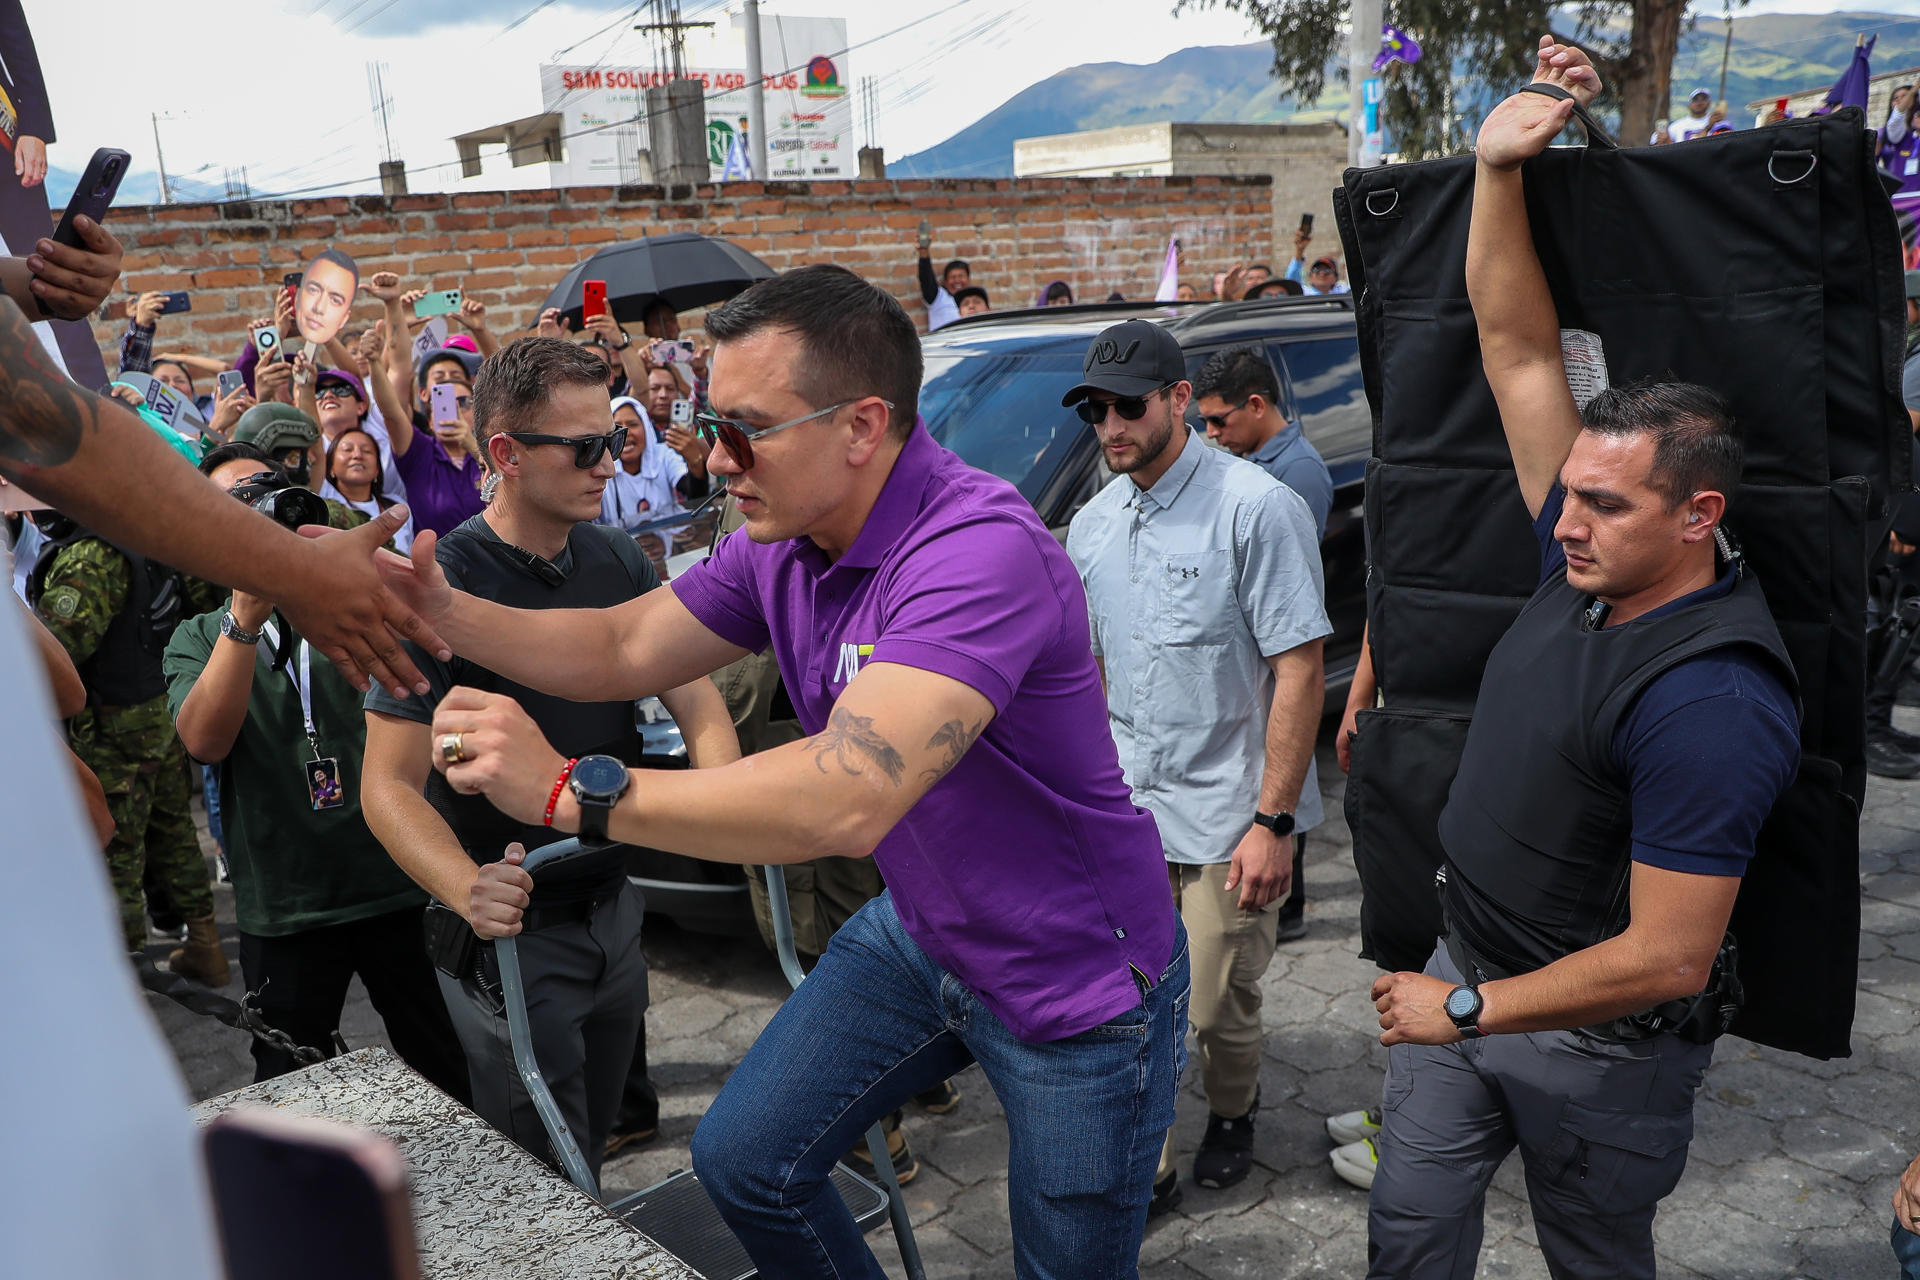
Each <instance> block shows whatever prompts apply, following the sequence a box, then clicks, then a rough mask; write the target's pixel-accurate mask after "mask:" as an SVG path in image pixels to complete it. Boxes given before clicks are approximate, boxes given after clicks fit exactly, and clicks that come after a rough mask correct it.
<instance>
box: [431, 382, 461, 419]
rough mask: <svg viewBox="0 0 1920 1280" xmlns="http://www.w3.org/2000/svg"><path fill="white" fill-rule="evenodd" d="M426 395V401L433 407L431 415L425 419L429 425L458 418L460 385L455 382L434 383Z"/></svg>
mask: <svg viewBox="0 0 1920 1280" xmlns="http://www.w3.org/2000/svg"><path fill="white" fill-rule="evenodd" d="M427 396H428V403H429V404H430V405H431V406H432V409H433V413H432V415H431V416H430V417H429V418H428V419H427V422H428V424H429V425H432V424H433V423H437V422H458V421H459V420H460V387H459V385H458V384H457V383H452V382H439V383H435V384H434V386H433V389H432V390H431V391H429V392H428V393H427Z"/></svg>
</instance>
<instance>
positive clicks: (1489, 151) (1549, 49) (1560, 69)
mask: <svg viewBox="0 0 1920 1280" xmlns="http://www.w3.org/2000/svg"><path fill="white" fill-rule="evenodd" d="M1533 81H1534V83H1535V84H1551V85H1556V86H1558V87H1559V88H1562V89H1565V90H1566V91H1567V92H1568V93H1570V94H1572V95H1573V102H1566V101H1561V100H1558V99H1554V98H1549V97H1546V96H1545V95H1544V94H1538V93H1516V94H1514V95H1513V96H1512V97H1510V98H1508V99H1506V100H1505V101H1503V102H1502V103H1501V104H1500V105H1499V106H1497V107H1495V108H1494V109H1493V110H1492V112H1490V113H1489V114H1488V116H1487V118H1486V120H1485V121H1483V122H1482V123H1481V125H1480V136H1479V138H1478V139H1476V140H1475V142H1474V147H1473V149H1474V154H1475V155H1476V156H1478V157H1479V159H1480V163H1482V164H1484V165H1486V166H1487V167H1489V168H1491V169H1499V170H1512V169H1516V168H1518V167H1519V166H1520V164H1521V163H1522V162H1523V161H1526V160H1530V159H1532V158H1533V157H1534V156H1537V155H1539V154H1540V153H1541V152H1542V151H1545V150H1546V149H1547V148H1548V147H1549V146H1551V145H1552V144H1553V140H1554V139H1555V138H1557V137H1559V136H1560V131H1561V130H1562V129H1564V128H1566V127H1567V121H1568V120H1569V119H1570V118H1571V117H1572V116H1573V104H1574V102H1578V103H1579V104H1580V105H1582V106H1586V105H1587V104H1589V103H1591V102H1592V101H1593V100H1594V98H1595V97H1597V96H1598V95H1599V93H1600V76H1599V73H1598V72H1596V71H1595V70H1594V69H1593V62H1592V61H1591V60H1590V59H1589V58H1588V57H1587V55H1586V54H1584V53H1582V52H1581V51H1580V50H1578V49H1576V48H1574V47H1573V46H1572V45H1564V44H1560V43H1558V42H1557V41H1555V40H1554V38H1553V37H1552V36H1541V37H1540V49H1539V54H1538V57H1537V60H1536V63H1535V66H1534V72H1533Z"/></svg>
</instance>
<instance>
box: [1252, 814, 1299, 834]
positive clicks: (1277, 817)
mask: <svg viewBox="0 0 1920 1280" xmlns="http://www.w3.org/2000/svg"><path fill="white" fill-rule="evenodd" d="M1253 825H1254V826H1256V827H1265V828H1266V829H1267V830H1269V831H1271V832H1273V834H1275V835H1277V836H1290V835H1292V834H1293V815H1292V814H1291V813H1288V812H1287V811H1286V810H1284V809H1282V810H1281V811H1280V812H1279V813H1258V812H1256V813H1255V814H1254V815H1253Z"/></svg>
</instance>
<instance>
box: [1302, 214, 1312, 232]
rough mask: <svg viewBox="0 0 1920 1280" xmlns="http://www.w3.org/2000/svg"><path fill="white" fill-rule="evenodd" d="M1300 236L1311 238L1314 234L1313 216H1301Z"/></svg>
mask: <svg viewBox="0 0 1920 1280" xmlns="http://www.w3.org/2000/svg"><path fill="white" fill-rule="evenodd" d="M1300 234H1301V235H1303V236H1310V235H1312V234H1313V215H1312V214H1310V213H1303V214H1301V215H1300Z"/></svg>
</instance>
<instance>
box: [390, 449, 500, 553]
mask: <svg viewBox="0 0 1920 1280" xmlns="http://www.w3.org/2000/svg"><path fill="white" fill-rule="evenodd" d="M393 465H394V468H395V469H396V470H398V471H399V472H400V479H401V480H402V481H403V482H405V484H406V486H407V510H409V511H411V512H412V513H413V528H414V532H416V533H418V532H419V531H420V530H422V529H431V530H433V532H434V533H435V535H437V536H443V537H444V536H445V535H446V534H447V533H449V532H450V531H452V530H454V529H457V528H459V527H460V526H461V525H462V524H464V523H466V522H467V521H468V520H470V519H472V518H473V517H474V516H477V515H479V514H480V511H481V508H483V507H484V506H486V504H485V503H484V502H482V501H480V459H479V458H477V457H475V456H474V455H473V454H471V453H469V454H468V455H467V456H466V458H465V459H463V460H462V461H461V463H460V465H459V466H457V467H456V466H454V465H453V459H452V458H451V457H449V456H448V455H447V451H446V449H445V448H444V447H442V446H441V444H440V441H439V440H438V439H436V438H435V437H434V434H433V432H431V431H429V430H427V429H426V428H424V427H422V426H421V425H420V424H419V422H418V421H416V422H415V423H414V429H413V447H412V448H410V449H408V450H407V451H406V452H405V453H401V452H400V451H399V450H398V449H395V450H394V451H393Z"/></svg>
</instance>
